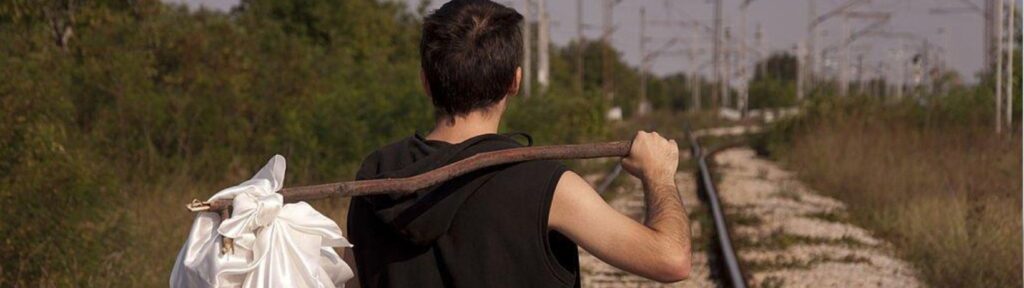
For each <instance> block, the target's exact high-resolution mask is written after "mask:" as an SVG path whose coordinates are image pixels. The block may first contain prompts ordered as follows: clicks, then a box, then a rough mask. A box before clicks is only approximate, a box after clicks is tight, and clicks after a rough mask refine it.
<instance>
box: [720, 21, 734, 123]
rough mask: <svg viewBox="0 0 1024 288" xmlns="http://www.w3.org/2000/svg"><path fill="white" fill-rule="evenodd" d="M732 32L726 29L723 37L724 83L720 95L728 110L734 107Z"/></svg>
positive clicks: (723, 105) (723, 104)
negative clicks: (730, 92) (731, 87)
mask: <svg viewBox="0 0 1024 288" xmlns="http://www.w3.org/2000/svg"><path fill="white" fill-rule="evenodd" d="M730 32H731V31H729V27H725V35H723V36H724V39H722V57H723V58H724V59H723V60H724V63H722V64H723V65H722V82H720V84H721V86H722V87H721V88H720V89H721V90H720V93H721V95H722V96H721V97H722V99H721V101H722V107H726V108H729V107H730V106H732V103H731V102H732V100H731V99H730V98H731V97H730V95H729V87H730V85H731V84H732V83H731V80H732V74H730V73H732V72H731V71H730V66H732V60H733V59H732V57H731V55H732V53H731V52H732V35H730Z"/></svg>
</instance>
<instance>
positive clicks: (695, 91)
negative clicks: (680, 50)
mask: <svg viewBox="0 0 1024 288" xmlns="http://www.w3.org/2000/svg"><path fill="white" fill-rule="evenodd" d="M699 37H700V26H699V25H693V39H691V40H690V41H688V42H687V44H689V47H688V48H687V49H686V50H687V56H689V57H690V97H692V98H693V99H692V100H693V107H692V108H691V109H692V110H693V111H700V109H701V107H700V106H701V103H700V102H701V96H700V85H701V81H700V76H699V75H700V71H699V69H698V68H697V57H696V52H697V51H696V50H695V49H694V46H695V45H696V43H697V39H698V38H699Z"/></svg>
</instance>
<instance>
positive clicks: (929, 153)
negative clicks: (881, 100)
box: [773, 117, 1022, 287]
mask: <svg viewBox="0 0 1024 288" xmlns="http://www.w3.org/2000/svg"><path fill="white" fill-rule="evenodd" d="M856 119H866V117H862V118H853V117H850V118H842V119H841V120H839V121H825V122H823V123H816V124H812V125H809V126H807V127H803V128H804V129H801V130H800V131H799V132H798V133H794V135H793V136H792V137H793V138H792V141H791V142H792V145H791V146H790V147H788V148H787V149H785V150H784V151H773V152H780V153H778V154H777V155H776V156H779V157H780V158H782V159H783V160H784V162H785V163H786V165H788V166H789V168H790V169H792V170H795V171H796V172H798V174H799V175H800V178H802V180H805V181H806V182H807V183H809V184H810V185H811V186H813V187H814V188H816V190H819V191H822V192H823V193H826V194H828V195H829V196H832V197H835V198H837V199H839V200H841V201H843V202H846V203H847V205H848V207H849V212H850V218H851V219H852V220H853V221H855V222H858V224H861V225H863V226H865V227H868V228H870V229H872V230H874V231H875V232H877V233H878V234H879V235H880V236H881V237H883V238H885V239H886V240H888V241H890V242H892V243H894V244H895V245H896V246H897V248H898V249H897V250H898V251H899V252H900V253H901V254H902V256H903V257H905V258H906V259H908V260H910V261H911V262H912V263H914V264H915V265H916V267H917V269H918V270H919V271H920V273H921V274H922V276H924V277H925V279H926V280H927V281H928V282H929V284H931V285H933V286H938V287H1011V286H1016V287H1019V286H1021V285H1022V283H1021V245H1020V243H1021V241H1022V239H1021V216H1020V215H1021V192H1020V191H1021V177H1022V176H1021V175H1022V174H1021V165H1020V163H1021V149H1020V147H1021V138H1020V135H1016V136H1013V137H1012V138H1008V137H993V135H992V133H991V131H989V129H983V128H982V127H976V128H972V127H952V128H951V127H944V128H941V129H938V128H931V129H929V128H922V127H920V126H915V125H911V124H894V123H891V122H890V123H886V122H885V121H881V120H877V121H871V120H856ZM984 128H989V127H984Z"/></svg>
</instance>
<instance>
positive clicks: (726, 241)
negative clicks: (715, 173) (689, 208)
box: [686, 130, 747, 288]
mask: <svg viewBox="0 0 1024 288" xmlns="http://www.w3.org/2000/svg"><path fill="white" fill-rule="evenodd" d="M686 136H687V138H689V140H690V149H691V151H690V152H691V153H692V155H693V159H694V160H695V161H697V169H698V170H699V173H700V177H699V179H697V181H699V182H700V183H701V185H703V187H704V191H705V192H706V193H707V199H708V206H710V208H711V216H712V218H713V220H714V223H715V233H716V234H717V236H718V246H719V247H720V248H721V250H722V251H721V252H722V262H723V263H724V264H725V270H726V273H727V274H728V281H729V284H731V285H732V287H737V288H746V287H747V282H746V280H745V278H744V277H743V270H742V269H740V263H739V260H737V258H736V250H734V249H733V246H732V237H730V235H729V229H728V227H726V223H725V212H724V211H723V210H722V204H721V203H720V202H719V199H718V191H717V190H715V181H714V179H711V172H710V171H709V170H708V164H707V156H708V155H707V154H704V153H703V152H704V151H703V149H701V147H700V144H699V143H698V142H697V139H696V138H694V137H693V135H691V134H690V132H689V130H687V132H686ZM708 154H710V153H708Z"/></svg>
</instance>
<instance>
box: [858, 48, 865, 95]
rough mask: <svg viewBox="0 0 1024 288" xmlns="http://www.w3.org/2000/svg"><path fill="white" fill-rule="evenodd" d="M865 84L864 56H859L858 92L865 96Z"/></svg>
mask: <svg viewBox="0 0 1024 288" xmlns="http://www.w3.org/2000/svg"><path fill="white" fill-rule="evenodd" d="M865 85H866V84H865V83H864V54H863V53H861V54H857V92H858V93H860V94H862V95H863V94H864V90H866V88H867V87H865Z"/></svg>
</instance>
